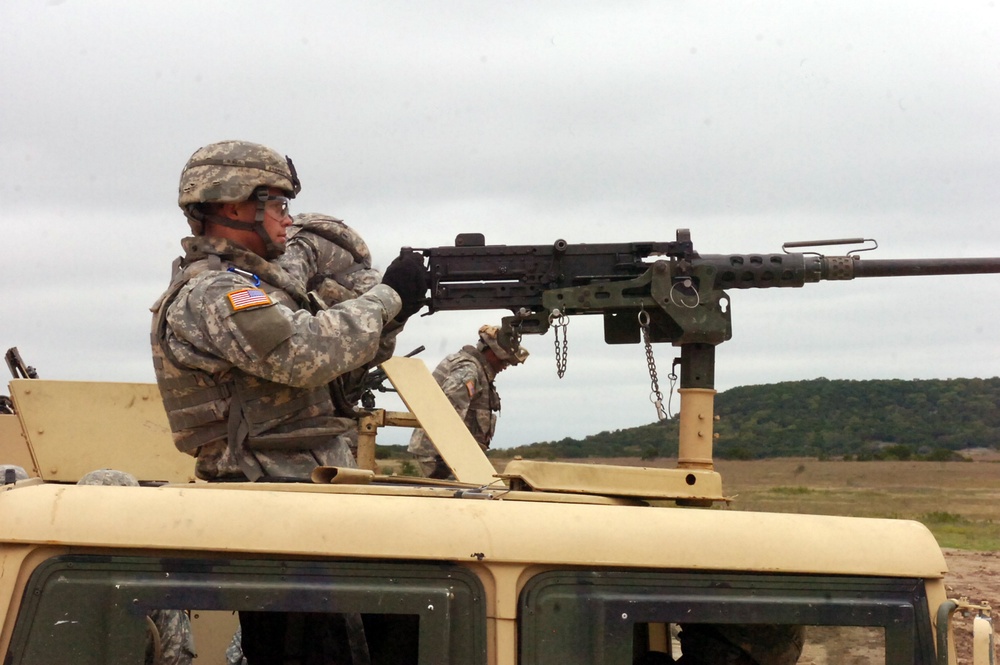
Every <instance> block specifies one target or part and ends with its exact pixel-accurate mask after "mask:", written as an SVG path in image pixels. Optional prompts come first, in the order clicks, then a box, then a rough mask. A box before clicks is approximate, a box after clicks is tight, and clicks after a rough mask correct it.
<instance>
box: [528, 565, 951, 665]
mask: <svg viewBox="0 0 1000 665" xmlns="http://www.w3.org/2000/svg"><path fill="white" fill-rule="evenodd" d="M519 616H520V636H521V641H520V654H521V661H520V662H521V665H543V664H544V665H558V664H560V663H566V664H569V663H573V664H592V665H659V664H660V663H672V662H680V663H683V664H685V665H688V664H695V665H700V664H702V663H706V664H707V663H732V662H735V663H742V662H747V663H750V662H759V663H769V664H774V665H785V664H786V663H827V662H830V663H885V664H886V665H901V664H903V663H906V664H907V665H910V664H912V663H925V664H926V665H931V664H932V663H933V662H934V649H933V641H932V635H931V634H930V620H929V617H928V615H927V602H926V597H925V595H924V591H923V584H922V583H921V581H920V580H909V579H904V580H900V579H884V578H862V577H832V576H826V577H823V576H805V575H753V574H735V573H734V574H718V573H701V572H698V573H694V572H692V573H662V572H655V571H648V572H643V571H555V572H549V573H543V574H541V575H538V576H536V577H535V578H533V579H532V580H531V581H530V582H529V583H528V585H526V587H525V588H524V590H523V591H522V593H521V597H520V611H519ZM751 659H752V660H751Z"/></svg>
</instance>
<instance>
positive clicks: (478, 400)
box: [407, 346, 500, 474]
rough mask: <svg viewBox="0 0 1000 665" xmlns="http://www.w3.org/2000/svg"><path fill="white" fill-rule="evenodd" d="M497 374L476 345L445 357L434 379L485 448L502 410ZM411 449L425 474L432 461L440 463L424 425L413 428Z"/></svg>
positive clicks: (435, 371)
mask: <svg viewBox="0 0 1000 665" xmlns="http://www.w3.org/2000/svg"><path fill="white" fill-rule="evenodd" d="M495 378H496V370H494V369H493V368H492V367H490V365H489V363H488V362H487V361H486V358H485V357H484V356H483V352H482V351H480V350H479V349H477V348H476V347H474V346H464V347H462V350H461V351H459V352H458V353H453V354H451V355H450V356H448V357H446V358H445V359H444V360H442V361H441V362H440V363H439V364H438V366H437V368H435V370H434V380H435V381H437V383H438V385H439V386H441V390H442V391H443V392H444V394H445V395H446V396H447V397H448V399H449V400H450V401H451V404H452V406H454V407H455V411H457V412H458V415H459V416H461V418H462V421H463V422H464V423H465V426H466V427H468V428H469V432H470V433H471V434H472V438H473V439H475V440H476V443H478V444H479V447H480V448H482V449H483V450H486V449H487V448H489V447H490V441H491V440H492V439H493V432H494V430H495V429H496V423H497V413H498V412H499V411H500V395H499V394H498V393H497V389H496V386H495V385H494V384H493V380H494V379H495ZM407 451H408V452H410V453H411V454H413V455H414V456H416V458H417V459H418V460H419V461H420V464H421V466H422V467H424V472H425V474H426V473H428V465H430V467H429V468H431V469H432V468H433V465H434V464H435V463H436V459H437V454H438V453H437V449H436V448H435V447H434V444H433V443H431V440H430V438H428V436H427V432H425V431H424V430H422V429H417V430H414V431H413V435H412V436H411V437H410V445H409V446H408V447H407Z"/></svg>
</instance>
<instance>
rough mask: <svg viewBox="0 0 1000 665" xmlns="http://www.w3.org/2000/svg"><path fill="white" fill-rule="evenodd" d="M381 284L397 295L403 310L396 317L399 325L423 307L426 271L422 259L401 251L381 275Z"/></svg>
mask: <svg viewBox="0 0 1000 665" xmlns="http://www.w3.org/2000/svg"><path fill="white" fill-rule="evenodd" d="M382 283H383V284H385V285H386V286H390V287H392V289H393V290H394V291H395V292H396V293H398V294H399V297H400V299H401V300H402V301H403V308H402V309H401V310H400V312H399V314H398V315H397V316H396V320H397V321H399V322H400V323H403V322H405V321H406V320H407V319H408V318H410V317H411V316H413V315H414V314H416V313H417V312H418V311H419V310H420V308H421V307H423V306H424V295H425V294H426V293H427V270H426V269H425V268H424V257H422V256H421V255H420V254H417V253H416V252H413V251H410V250H403V251H401V252H400V253H399V256H398V257H396V259H395V260H393V262H392V263H390V264H389V267H388V268H386V269H385V274H384V275H382Z"/></svg>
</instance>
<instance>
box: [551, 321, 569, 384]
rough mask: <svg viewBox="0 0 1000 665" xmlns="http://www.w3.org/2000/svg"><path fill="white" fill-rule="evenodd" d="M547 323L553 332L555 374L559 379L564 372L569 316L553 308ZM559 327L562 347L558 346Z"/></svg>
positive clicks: (567, 348)
mask: <svg viewBox="0 0 1000 665" xmlns="http://www.w3.org/2000/svg"><path fill="white" fill-rule="evenodd" d="M549 325H551V326H552V332H553V333H555V342H554V344H555V348H556V374H558V375H559V378H560V379H561V378H563V375H564V374H566V355H567V353H568V351H569V338H568V337H567V336H566V329H567V328H568V327H569V317H568V316H566V315H565V314H563V313H562V312H560V311H559V310H558V309H554V310H552V313H551V314H549ZM560 329H562V347H560V346H559V330H560Z"/></svg>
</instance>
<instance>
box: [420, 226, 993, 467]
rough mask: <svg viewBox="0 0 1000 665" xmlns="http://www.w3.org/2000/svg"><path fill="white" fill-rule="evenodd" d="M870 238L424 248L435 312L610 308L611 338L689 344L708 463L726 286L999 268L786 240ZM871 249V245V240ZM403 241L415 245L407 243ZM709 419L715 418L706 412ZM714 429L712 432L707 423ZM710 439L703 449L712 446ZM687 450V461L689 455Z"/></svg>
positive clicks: (461, 242)
mask: <svg viewBox="0 0 1000 665" xmlns="http://www.w3.org/2000/svg"><path fill="white" fill-rule="evenodd" d="M865 242H874V241H866V240H865V239H861V238H857V239H845V240H833V241H810V242H800V243H786V244H785V246H784V247H783V249H784V250H785V251H784V252H783V253H776V254H726V255H721V254H708V255H700V254H698V253H697V252H696V251H695V250H694V245H693V243H692V242H691V235H690V232H689V231H688V230H687V229H678V230H677V239H676V241H673V242H632V243H621V244H593V245H591V244H570V243H567V242H566V241H564V240H557V241H556V242H555V243H553V244H552V245H511V246H508V245H487V244H486V242H485V238H484V236H483V235H482V234H477V233H468V234H461V235H459V236H458V237H457V238H456V242H455V246H454V247H434V248H430V249H418V250H412V251H418V252H420V253H422V254H423V255H424V256H425V257H426V258H427V270H428V284H430V297H429V301H428V308H429V313H434V312H437V311H444V310H473V309H475V310H480V309H506V310H510V311H511V313H512V315H511V316H507V317H504V319H503V325H502V332H501V334H509V335H513V336H514V337H515V338H517V337H518V336H520V335H521V334H540V333H544V332H546V330H548V328H549V326H550V325H551V324H552V323H553V321H556V320H559V319H561V317H563V316H572V315H576V314H602V315H603V316H604V338H605V341H606V342H607V343H609V344H628V343H633V344H634V343H638V342H640V339H641V337H642V333H643V332H645V339H648V340H649V341H650V342H670V343H672V344H673V345H674V346H679V347H681V358H680V368H681V375H680V393H681V459H682V463H681V465H682V466H684V465H687V466H693V467H699V466H700V467H704V466H707V467H708V468H711V419H712V397H711V396H712V395H714V393H715V390H714V385H715V346H716V345H718V344H721V343H722V342H725V341H726V340H728V339H730V338H731V337H732V319H731V311H730V302H729V296H728V295H727V294H726V290H727V289H750V288H775V287H778V288H788V287H801V286H804V285H805V284H807V283H812V282H819V281H823V280H849V279H854V278H860V277H893V276H931V275H966V274H977V273H998V272H1000V258H975V259H913V260H910V259H900V260H873V259H861V258H859V257H858V256H857V255H856V252H857V251H863V250H854V251H853V252H851V253H848V254H847V255H844V256H823V255H822V254H819V253H818V252H816V251H809V252H802V253H791V252H788V248H790V247H791V248H799V247H807V246H809V247H815V246H819V245H841V244H854V243H865ZM867 249H872V248H867ZM404 251H408V250H406V249H404ZM685 393H687V396H688V402H689V403H690V402H691V401H692V399H693V398H692V396H693V395H699V396H698V397H697V401H698V403H699V406H698V409H697V411H698V413H697V414H696V415H695V416H692V417H694V418H695V419H696V420H695V424H694V425H692V427H694V428H695V430H696V431H695V432H694V433H692V434H691V436H693V437H695V438H696V439H699V438H700V439H706V438H707V441H702V442H701V443H700V444H699V445H697V446H695V447H693V448H691V447H687V448H688V451H689V452H691V453H692V454H690V455H687V456H685V448H686V446H685V437H686V436H687V435H686V434H685V425H686V421H688V422H690V418H687V417H686V415H685V414H686V412H691V409H686V407H685ZM706 423H707V424H706ZM706 430H707V432H708V434H707V436H706V434H705V431H706ZM705 445H707V449H706V448H705ZM685 459H686V462H685V461H684V460H685Z"/></svg>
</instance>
